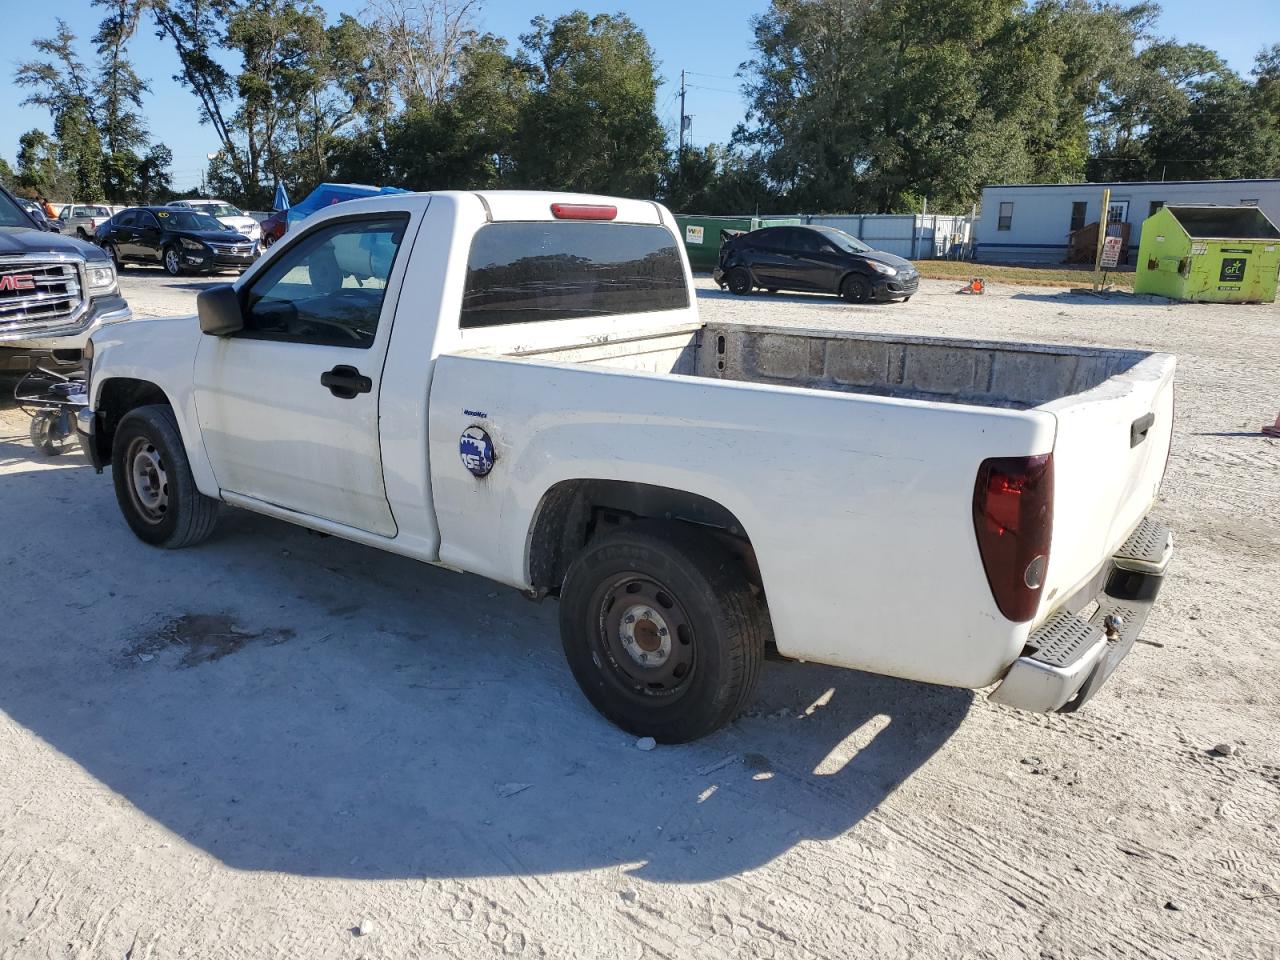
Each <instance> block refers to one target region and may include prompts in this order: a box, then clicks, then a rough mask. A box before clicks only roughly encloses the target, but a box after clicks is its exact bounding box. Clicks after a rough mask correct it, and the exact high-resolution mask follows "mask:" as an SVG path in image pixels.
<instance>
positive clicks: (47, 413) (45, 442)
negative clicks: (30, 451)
mask: <svg viewBox="0 0 1280 960" xmlns="http://www.w3.org/2000/svg"><path fill="white" fill-rule="evenodd" d="M60 418H61V414H60V413H59V412H58V411H57V410H41V411H39V412H38V413H37V414H36V415H35V416H34V417H32V418H31V428H30V430H29V431H28V433H29V435H30V437H31V446H32V447H34V448H35V451H36V453H38V454H40V455H41V456H42V457H56V456H58V455H59V454H60V453H62V451H63V450H64V449H65V447H66V443H67V437H66V436H63V435H60V434H59V433H58V421H59V419H60Z"/></svg>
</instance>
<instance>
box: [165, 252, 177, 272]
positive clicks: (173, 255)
mask: <svg viewBox="0 0 1280 960" xmlns="http://www.w3.org/2000/svg"><path fill="white" fill-rule="evenodd" d="M179 266H180V264H179V262H178V251H177V250H169V251H166V252H165V255H164V268H165V269H166V270H168V271H169V272H170V273H177V272H178V267H179Z"/></svg>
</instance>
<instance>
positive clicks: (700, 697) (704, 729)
mask: <svg viewBox="0 0 1280 960" xmlns="http://www.w3.org/2000/svg"><path fill="white" fill-rule="evenodd" d="M560 635H561V639H562V641H563V643H564V651H565V656H566V658H567V659H568V661H569V667H570V669H571V670H572V671H573V675H574V678H575V679H576V680H577V681H578V685H579V686H580V687H581V688H582V692H583V693H584V694H586V697H587V699H588V700H590V701H591V703H592V705H593V706H594V707H595V708H596V709H597V710H599V711H600V713H602V714H603V715H604V716H605V717H607V718H608V719H609V720H611V721H612V722H613V723H615V724H617V725H618V726H620V727H622V728H623V729H624V730H627V731H628V732H630V733H633V734H636V735H637V736H650V737H653V738H654V739H655V740H658V741H660V742H662V743H684V742H686V741H689V740H696V739H697V738H699V737H702V736H706V735H707V734H709V733H711V732H713V731H714V730H716V729H718V728H719V727H721V726H723V725H724V724H726V723H728V722H729V721H730V720H732V719H733V718H734V717H735V716H736V715H737V714H738V713H739V712H740V711H741V710H742V708H743V707H744V706H745V705H746V703H747V701H748V700H749V699H750V697H751V695H752V693H753V692H754V690H755V687H756V683H757V681H758V680H759V676H760V666H761V663H762V662H763V660H764V651H765V644H766V642H767V640H768V637H769V620H768V614H767V612H766V610H765V608H764V604H763V602H762V601H761V600H760V599H759V598H758V597H757V596H756V595H755V594H754V593H753V592H752V589H751V587H750V585H749V584H748V582H747V578H746V575H745V572H744V571H743V568H742V564H741V563H740V562H739V561H738V559H737V558H736V557H735V556H734V555H733V554H732V553H730V552H729V551H728V550H726V549H725V548H723V547H722V546H720V545H719V544H718V543H716V541H714V540H712V539H711V538H709V537H707V536H704V535H700V534H697V533H693V532H691V531H688V530H685V529H684V528H682V527H680V526H677V525H656V524H655V525H651V524H634V525H632V526H631V527H628V528H626V529H623V530H619V531H617V532H614V533H609V534H606V535H604V536H602V537H599V538H598V539H596V540H593V541H592V542H591V543H590V544H588V545H587V547H586V548H585V549H584V550H583V551H582V553H581V554H579V555H578V557H577V558H576V559H575V560H574V562H573V563H572V565H571V566H570V567H569V572H568V574H567V575H566V576H565V581H564V586H563V589H562V590H561V594H560Z"/></svg>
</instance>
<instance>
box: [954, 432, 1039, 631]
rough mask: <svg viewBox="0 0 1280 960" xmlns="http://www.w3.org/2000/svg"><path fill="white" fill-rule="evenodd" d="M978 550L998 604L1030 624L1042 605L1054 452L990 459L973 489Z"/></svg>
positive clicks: (985, 463)
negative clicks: (1041, 596)
mask: <svg viewBox="0 0 1280 960" xmlns="http://www.w3.org/2000/svg"><path fill="white" fill-rule="evenodd" d="M973 526H974V529H975V531H976V532H977V535H978V552H979V553H980V554H981V555H982V566H983V568H984V569H985V570H986V572H987V583H989V584H990V585H991V594H992V596H993V597H995V601H996V606H998V607H999V608H1000V612H1001V613H1003V614H1004V615H1005V616H1006V617H1008V618H1009V619H1010V620H1013V621H1015V622H1017V623H1021V622H1023V621H1026V620H1030V619H1031V618H1032V617H1033V616H1035V613H1036V607H1038V606H1039V605H1040V591H1041V590H1042V589H1043V588H1044V578H1045V573H1046V571H1047V570H1048V566H1049V544H1050V540H1051V538H1052V536H1053V454H1049V453H1046V454H1043V455H1041V456H1037V457H992V458H991V459H989V460H983V461H982V466H980V467H979V468H978V481H977V483H976V484H975V485H974V489H973Z"/></svg>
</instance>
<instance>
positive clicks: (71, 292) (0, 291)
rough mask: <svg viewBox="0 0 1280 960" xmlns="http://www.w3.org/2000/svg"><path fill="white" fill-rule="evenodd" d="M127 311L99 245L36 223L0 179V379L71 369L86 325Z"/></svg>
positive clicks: (126, 314)
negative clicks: (34, 371) (40, 368)
mask: <svg viewBox="0 0 1280 960" xmlns="http://www.w3.org/2000/svg"><path fill="white" fill-rule="evenodd" d="M131 317H132V313H131V312H130V310H129V305H128V304H127V303H125V300H124V297H122V296H121V295H120V287H119V284H118V283H117V280H116V271H115V267H114V266H112V264H111V260H110V258H108V256H107V254H106V252H105V251H103V250H102V249H100V248H99V247H96V246H94V245H93V244H92V243H86V242H85V241H83V240H78V239H76V238H74V237H70V236H62V235H59V234H57V233H50V232H48V231H46V230H41V229H40V228H39V227H38V225H37V224H36V223H35V221H34V220H32V219H31V217H30V215H29V214H28V213H27V212H26V211H25V210H23V209H22V208H21V207H20V206H19V205H18V203H17V201H16V200H15V199H14V197H13V196H12V194H10V193H9V192H8V191H7V190H5V189H4V188H3V187H0V379H5V378H8V379H12V378H14V377H18V376H21V375H22V374H24V373H26V372H27V371H29V370H32V369H34V368H36V367H37V366H43V367H51V368H63V369H68V370H69V369H74V368H76V367H78V366H79V365H80V361H81V352H82V351H83V349H84V345H85V344H86V343H87V342H88V340H89V335H90V334H91V333H93V332H94V331H95V330H97V329H99V328H100V327H102V326H103V325H105V324H108V323H115V322H117V321H120V320H128V319H130V318H131Z"/></svg>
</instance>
